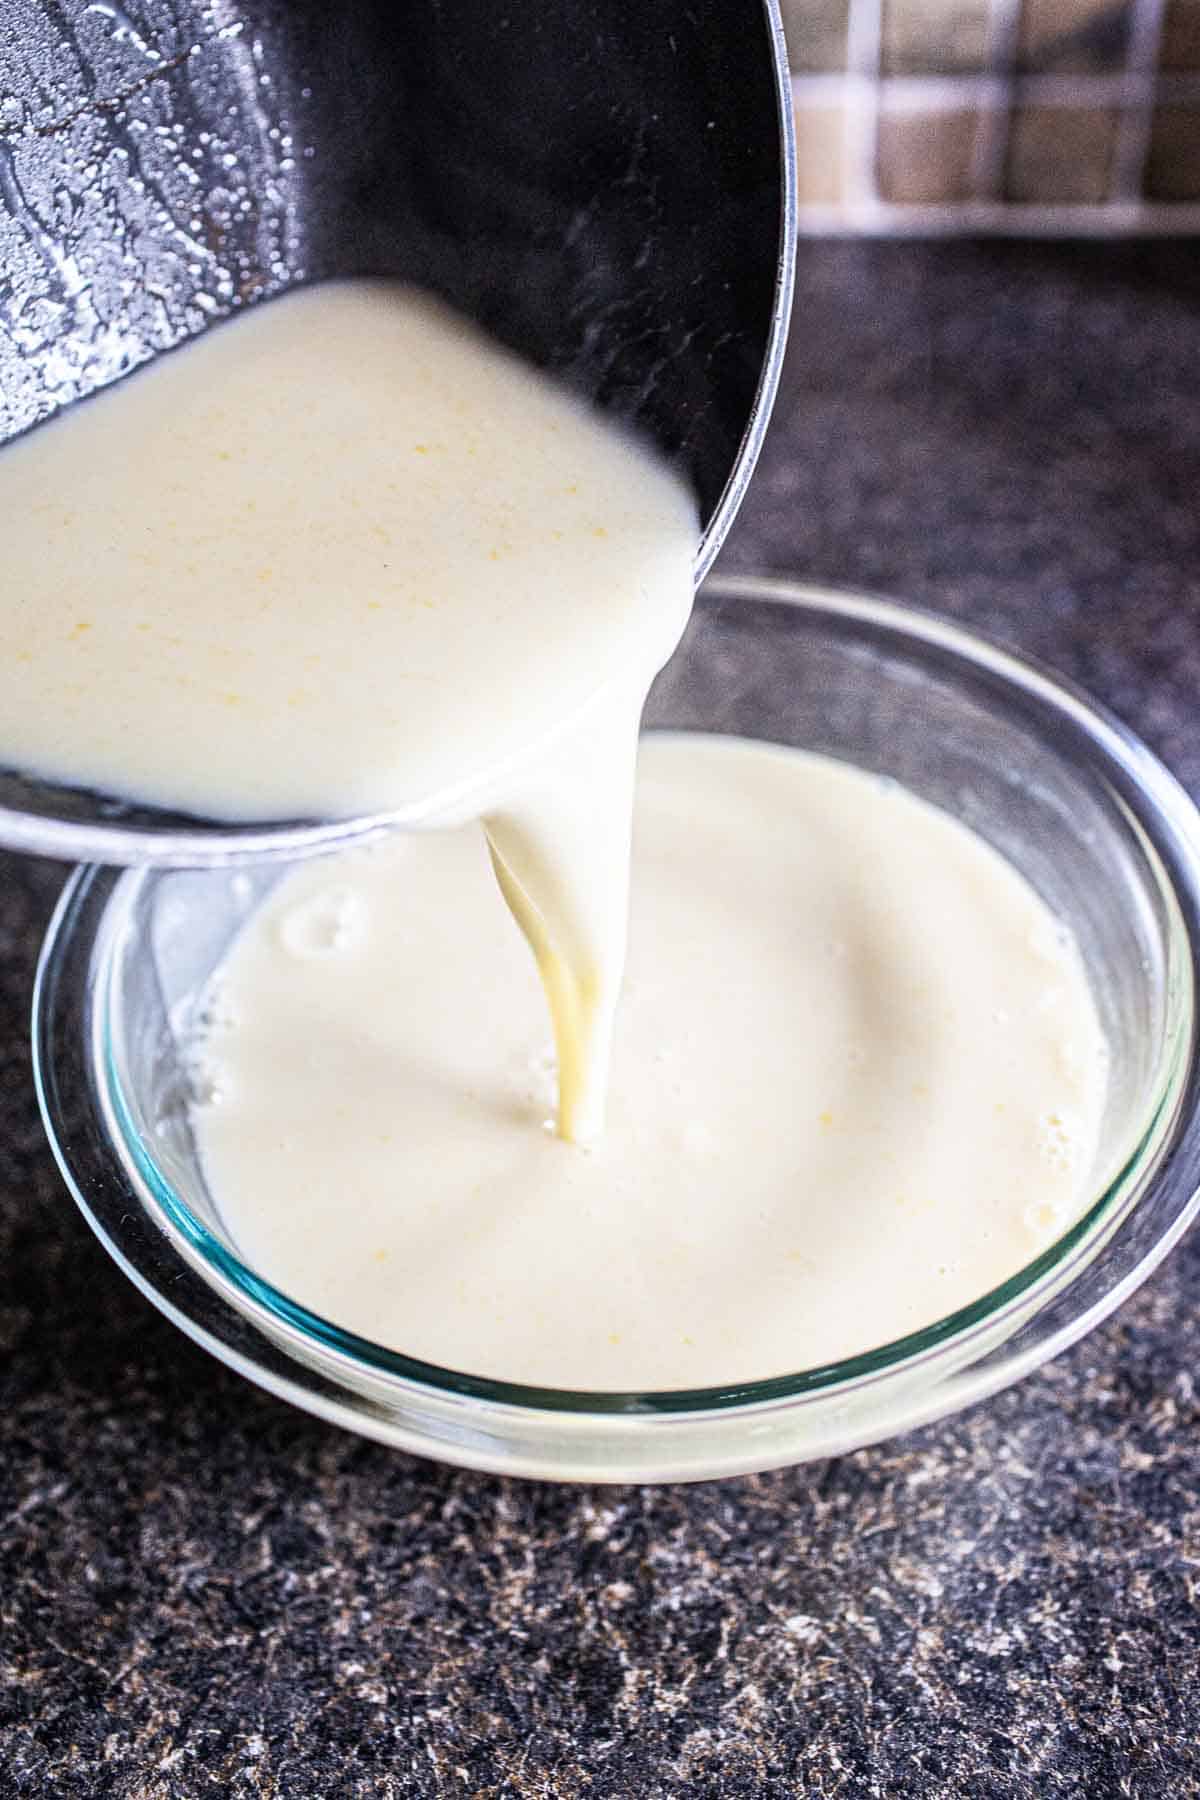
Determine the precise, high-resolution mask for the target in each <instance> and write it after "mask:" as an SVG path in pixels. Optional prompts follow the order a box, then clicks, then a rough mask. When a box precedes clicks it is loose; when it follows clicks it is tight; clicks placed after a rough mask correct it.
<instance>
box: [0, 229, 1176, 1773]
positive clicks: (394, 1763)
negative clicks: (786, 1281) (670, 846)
mask: <svg viewBox="0 0 1200 1800" xmlns="http://www.w3.org/2000/svg"><path fill="white" fill-rule="evenodd" d="M1198 509H1200V256H1198V255H1197V253H1196V251H1195V249H1194V247H1193V246H1190V245H1182V244H1176V245H1174V246H1171V245H1167V244H1162V245H1158V246H1154V245H1150V246H1143V247H1138V246H1132V245H1124V246H1119V247H1113V246H1099V245H1097V246H1093V247H1069V246H1054V245H1042V246H1031V245H971V244H965V243H950V242H947V243H943V244H928V245H922V244H905V243H899V242H891V243H886V244H883V243H881V244H865V243H823V244H821V243H809V244H804V245H802V247H801V258H800V276H799V284H798V291H797V304H796V315H795V329H794V333H793V344H792V349H791V355H790V360H789V364H788V369H787V374H786V377H785V386H784V392H783V395H782V398H781V401H780V404H779V407H778V409H777V414H776V419H775V423H774V426H773V429H772V436H771V439H770V442H769V445H768V448H767V450H766V452H765V454H764V457H763V462H762V465H761V469H760V472H759V474H758V476H757V477H756V480H755V483H754V486H753V489H752V491H751V495H750V497H749V500H748V502H747V505H746V508H745V511H744V513H743V516H742V518H741V520H740V521H739V524H738V527H737V530H736V532H735V535H734V537H733V539H732V540H731V542H730V544H729V546H728V549H727V551H726V554H725V557H724V563H725V566H726V567H727V568H730V569H735V568H736V569H753V568H763V569H770V570H775V571H799V572H802V573H803V574H805V575H806V576H808V577H810V578H813V579H821V580H829V581H832V582H836V583H839V584H844V585H861V586H865V587H869V588H873V589H877V590H880V591H885V592H889V593H891V594H894V595H897V596H900V597H903V598H906V599H910V600H912V601H915V602H919V603H920V604H922V605H924V606H928V607H933V608H936V609H939V610H941V611H944V612H946V613H949V614H952V615H953V616H955V617H957V618H961V619H965V620H968V621H970V622H971V623H973V624H975V625H978V626H980V627H982V628H983V629H985V630H986V631H988V632H989V633H991V634H993V635H994V636H996V637H998V638H1001V639H1004V640H1006V641H1009V642H1011V643H1015V644H1017V645H1020V646H1022V647H1023V648H1025V649H1027V650H1029V651H1032V652H1034V653H1036V654H1037V655H1039V656H1041V657H1042V658H1044V659H1045V660H1046V661H1048V662H1049V663H1051V664H1052V665H1054V666H1055V667H1056V668H1058V669H1060V670H1062V671H1065V672H1066V673H1068V674H1070V675H1072V676H1074V677H1075V678H1076V679H1077V680H1079V681H1082V682H1083V683H1085V684H1086V685H1087V686H1088V687H1090V688H1091V689H1092V690H1093V691H1094V692H1095V693H1096V694H1098V695H1099V696H1100V697H1101V698H1102V699H1104V700H1105V701H1107V702H1108V703H1109V704H1110V705H1111V706H1113V707H1114V708H1116V709H1117V710H1118V711H1119V712H1120V713H1122V714H1123V715H1124V717H1125V718H1126V719H1127V720H1129V722H1130V723H1131V724H1133V725H1134V726H1136V727H1137V728H1138V729H1139V730H1140V731H1141V732H1143V733H1144V735H1145V736H1146V737H1147V738H1148V739H1149V740H1150V742H1151V743H1152V744H1153V745H1154V746H1155V748H1156V749H1158V750H1159V751H1160V752H1161V753H1162V754H1163V755H1164V756H1165V757H1166V758H1167V760H1168V761H1169V762H1170V763H1171V765H1172V766H1173V767H1174V769H1175V770H1176V771H1177V773H1179V774H1180V775H1181V776H1182V778H1183V779H1184V780H1185V781H1186V782H1188V783H1189V784H1190V786H1191V787H1192V789H1193V791H1195V792H1197V793H1200V522H1198ZM59 880H60V875H59V873H58V872H57V871H55V870H52V869H49V868H47V867H44V866H35V865H31V864H22V863H20V862H18V861H16V860H4V861H3V863H2V864H0V1442H2V1446H3V1448H2V1454H0V1795H3V1796H7V1795H13V1796H26V1795H29V1796H34V1795H36V1796H39V1800H40V1797H42V1796H56V1797H59V1796H84V1795H86V1796H106V1795H116V1796H131V1797H132V1796H137V1797H138V1800H143V1797H144V1800H164V1797H167V1796H171V1797H173V1796H189V1797H190V1796H193V1795H196V1796H199V1795H205V1794H208V1793H214V1794H227V1795H230V1796H233V1797H234V1800H239V1797H241V1796H251V1795H254V1796H257V1795H264V1796H284V1797H288V1800H290V1797H293V1796H294V1797H296V1800H316V1797H320V1796H326V1795H328V1796H339V1797H346V1800H349V1797H352V1796H358V1795H381V1796H393V1795H394V1796H407V1795H415V1796H424V1795H459V1794H462V1795H481V1796H482V1795H489V1796H490V1795H496V1796H509V1795H512V1796H519V1797H523V1796H562V1797H564V1800H565V1797H568V1796H575V1795H581V1796H582V1795H587V1796H597V1797H598V1796H614V1797H617V1796H620V1797H625V1796H646V1797H648V1800H649V1797H652V1796H676V1795H680V1796H682V1795H689V1796H690V1795H697V1796H712V1797H714V1800H716V1797H723V1796H730V1797H732V1796H742V1795H745V1796H764V1797H765V1796H793V1795H801V1796H808V1795H813V1796H833V1795H845V1796H860V1795H861V1796H872V1795H881V1796H894V1795H909V1794H912V1795H919V1796H943V1795H946V1796H957V1795H964V1796H965V1795H970V1796H972V1797H973V1800H993V1797H999V1796H1009V1795H1013V1796H1025V1795H1036V1796H1039V1797H1040V1796H1046V1797H1052V1796H1068V1795H1069V1796H1076V1795H1078V1796H1087V1797H1089V1800H1091V1797H1096V1796H1109V1795H1112V1796H1119V1795H1125V1796H1138V1797H1141V1796H1152V1795H1155V1796H1156V1795H1171V1796H1183V1795H1192V1794H1198V1793H1200V1755H1198V1753H1197V1748H1196V1745H1197V1737H1198V1734H1200V1613H1198V1611H1197V1584H1198V1583H1200V1402H1198V1399H1197V1385H1196V1384H1197V1380H1198V1379H1200V1377H1198V1375H1197V1370H1198V1368H1200V1319H1198V1317H1197V1309H1196V1305H1195V1296H1196V1293H1197V1288H1198V1282H1200V1236H1198V1235H1196V1234H1193V1236H1192V1237H1191V1238H1190V1239H1185V1240H1184V1242H1183V1244H1182V1246H1181V1247H1180V1248H1179V1249H1178V1250H1177V1251H1176V1252H1175V1254H1174V1255H1173V1256H1172V1257H1171V1258H1170V1259H1169V1260H1168V1261H1167V1262H1166V1263H1165V1264H1164V1265H1163V1267H1162V1268H1161V1269H1160V1270H1159V1271H1158V1272H1157V1273H1156V1275H1155V1276H1154V1277H1153V1278H1152V1279H1151V1280H1150V1281H1149V1282H1148V1283H1147V1284H1146V1286H1145V1287H1144V1288H1142V1290H1141V1291H1140V1292H1139V1293H1138V1294H1137V1295H1136V1296H1135V1297H1134V1298H1133V1299H1132V1300H1130V1301H1129V1302H1128V1303H1127V1304H1126V1305H1125V1306H1124V1307H1123V1308H1122V1309H1121V1311H1120V1312H1119V1313H1118V1314H1117V1315H1116V1316H1115V1317H1113V1318H1112V1319H1111V1320H1110V1321H1109V1322H1108V1323H1107V1324H1105V1325H1104V1326H1102V1327H1101V1328H1100V1329H1098V1330H1097V1331H1095V1332H1094V1333H1093V1334H1092V1335H1091V1336H1090V1337H1089V1338H1087V1339H1086V1340H1085V1341H1084V1342H1082V1343H1081V1344H1079V1345H1078V1346H1076V1348H1075V1349H1074V1350H1072V1351H1071V1352H1070V1353H1068V1354H1066V1355H1064V1356H1062V1357H1061V1358H1060V1359H1059V1360H1058V1361H1056V1362H1055V1363H1053V1364H1051V1365H1050V1366H1048V1367H1046V1368H1044V1369H1043V1370H1041V1371H1040V1372H1039V1373H1037V1374H1036V1375H1034V1376H1033V1377H1031V1378H1030V1379H1029V1380H1027V1381H1026V1382H1025V1383H1024V1384H1023V1385H1022V1386H1020V1387H1019V1388H1016V1389H1014V1390H1011V1391H1009V1392H1007V1393H1005V1394H1002V1395H1001V1396H999V1397H998V1398H996V1399H994V1400H992V1401H990V1402H988V1403H986V1404H984V1405H981V1406H978V1407H976V1408H974V1409H973V1410H972V1411H969V1412H967V1413H965V1414H960V1415H958V1416H957V1417H955V1418H953V1419H951V1420H949V1421H947V1422H944V1423H941V1424H938V1425H935V1426H931V1427H928V1428H926V1429H923V1430H921V1431H919V1432H916V1433H914V1434H912V1435H910V1436H908V1437H906V1438H903V1439H901V1440H898V1441H894V1442H891V1443H886V1444H882V1445H879V1446H877V1447H875V1448H873V1449H867V1450H863V1451H860V1452H858V1453H857V1454H854V1455H850V1456H846V1457H841V1458H838V1459H835V1460H832V1461H827V1462H823V1463H819V1464H815V1465H809V1466H807V1467H802V1468H797V1469H793V1470H788V1471H784V1472H782V1473H777V1474H771V1475H765V1476H761V1477H755V1478H747V1479H741V1480H733V1481H728V1482H723V1483H709V1484H702V1485H699V1486H695V1487H675V1488H671V1487H659V1488H609V1489H604V1488H592V1489H589V1488H583V1487H573V1486H562V1487H558V1486H552V1485H541V1484H532V1483H530V1484H524V1483H519V1482H512V1481H505V1480H499V1479H495V1478H492V1477H490V1476H482V1475H474V1474H469V1473H462V1472H458V1471H454V1470H451V1469H447V1468H443V1467H440V1466H438V1465H437V1464H434V1463H431V1462H424V1461H419V1460H416V1459H414V1458H411V1457H408V1456H404V1455H401V1454H398V1453H395V1452H392V1451H389V1450H386V1449H384V1448H382V1447H380V1446H377V1445H374V1444H370V1443H366V1442H362V1441H358V1440H356V1439H355V1438H353V1437H350V1436H348V1435H346V1434H344V1433H342V1432H340V1431H338V1430H336V1429H334V1428H332V1427H329V1426H326V1425H323V1424H320V1423H318V1422H316V1421H314V1420H312V1419H309V1418H307V1417H306V1416H304V1415H302V1414H300V1413H298V1412H295V1411H292V1410H290V1409H289V1408H288V1407H287V1406H285V1405H284V1404H282V1403H281V1402H279V1401H276V1400H274V1399H272V1398H270V1397H269V1396H268V1395H266V1394H264V1393H261V1392H259V1391H258V1390H257V1389H255V1388H253V1387H251V1386H249V1385H248V1384H247V1383H246V1382H244V1381H243V1380H241V1379H240V1378H238V1377H237V1376H235V1375H233V1374H231V1373H229V1372H228V1371H226V1370H225V1369H223V1368H222V1367H220V1366H218V1365H217V1364H216V1363H215V1362H213V1361H212V1360H210V1359H209V1358H208V1357H207V1356H205V1355H204V1354H203V1353H202V1352H201V1351H200V1350H198V1349H197V1348H195V1347H194V1346H193V1345H192V1344H191V1343H190V1342H189V1341H188V1340H186V1339H185V1338H184V1337H183V1336H181V1335H180V1334H179V1333H178V1332H177V1331H176V1330H175V1329H174V1328H173V1327H172V1326H171V1325H169V1324H168V1323H167V1322H166V1321H165V1320H164V1319H162V1318H161V1317H160V1316H159V1315H158V1314H157V1313H156V1312H155V1311H153V1309H152V1308H151V1307H150V1306H149V1305H148V1304H147V1303H146V1302H145V1301H144V1300H143V1299H142V1298H141V1297H140V1296H139V1295H138V1294H137V1293H136V1292H135V1291H134V1290H133V1289H132V1287H130V1286H129V1285H128V1283H127V1282H126V1281H125V1279H124V1278H123V1276H122V1275H121V1274H120V1273H119V1272H118V1271H117V1269H116V1268H115V1267H114V1266H113V1265H112V1264H111V1263H110V1262H109V1260H108V1258H107V1257H106V1255H105V1253H104V1252H103V1251H102V1250H101V1248H100V1247H99V1245H98V1244H97V1243H96V1242H95V1241H94V1240H93V1239H92V1237H91V1235H90V1233H89V1232H88V1230H87V1228H86V1226H85V1225H84V1224H83V1222H82V1220H81V1219H80V1217H79V1216H78V1215H77V1214H76V1212H75V1209H74V1207H73V1205H72V1204H71V1202H70V1200H69V1198H68V1196H67V1194H66V1192H65V1190H64V1188H63V1186H62V1183H61V1181H60V1180H59V1177H58V1175H57V1173H56V1171H55V1168H54V1165H53V1163H52V1161H51V1158H50V1155H49V1153H48V1151H47V1149H46V1148H45V1145H44V1143H43V1139H42V1134H41V1130H40V1127H39V1123H38V1117H37V1110H36V1106H35V1103H34V1096H33V1088H32V1083H31V1079H30V1073H29V1056H28V1033H27V1026H26V1019H27V1013H28V1003H29V993H30V984H31V980H32V975H33V967H34V959H35V955H36V951H37V946H38V940H39V936H40V933H41V931H42V929H43V926H44V923H45V920H46V917H47V913H48V910H49V907H50V905H51V903H52V900H53V896H54V893H55V891H56V889H57V886H58V883H59Z"/></svg>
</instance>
